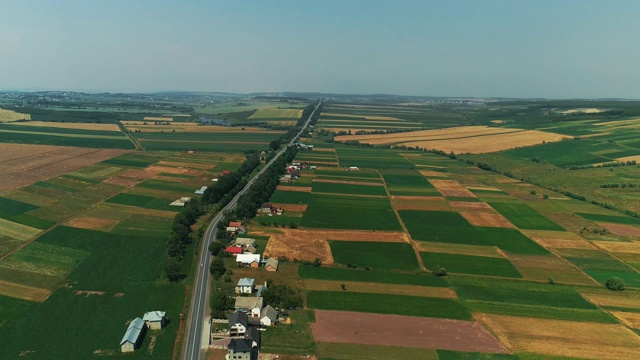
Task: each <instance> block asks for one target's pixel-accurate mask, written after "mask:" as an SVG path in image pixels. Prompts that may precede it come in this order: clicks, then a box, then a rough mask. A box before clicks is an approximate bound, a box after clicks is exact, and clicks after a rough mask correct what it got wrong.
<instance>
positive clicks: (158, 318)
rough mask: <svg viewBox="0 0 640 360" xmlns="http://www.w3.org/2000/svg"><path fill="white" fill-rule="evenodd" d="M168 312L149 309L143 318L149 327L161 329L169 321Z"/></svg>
mask: <svg viewBox="0 0 640 360" xmlns="http://www.w3.org/2000/svg"><path fill="white" fill-rule="evenodd" d="M166 314H167V313H166V312H165V311H149V312H147V313H145V314H144V316H143V317H142V320H144V322H145V323H146V324H147V327H148V328H149V329H151V330H160V329H162V328H163V327H164V325H165V324H166V322H167V318H166V317H165V315H166Z"/></svg>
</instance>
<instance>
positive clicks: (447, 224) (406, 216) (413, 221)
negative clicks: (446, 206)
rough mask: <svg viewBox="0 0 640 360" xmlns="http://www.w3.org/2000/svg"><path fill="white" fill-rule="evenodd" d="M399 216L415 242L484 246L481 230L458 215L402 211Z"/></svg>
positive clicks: (440, 212)
mask: <svg viewBox="0 0 640 360" xmlns="http://www.w3.org/2000/svg"><path fill="white" fill-rule="evenodd" d="M398 214H400V217H401V218H402V222H403V223H404V225H405V226H406V227H407V230H409V233H410V234H411V238H413V239H414V240H422V241H436V242H447V243H458V244H470V245H484V242H483V241H482V238H481V237H480V235H479V234H480V232H479V230H478V229H477V228H476V227H474V226H472V225H471V224H469V222H468V221H467V220H466V219H465V218H463V217H462V215H460V214H458V213H455V212H449V211H421V210H400V211H398Z"/></svg>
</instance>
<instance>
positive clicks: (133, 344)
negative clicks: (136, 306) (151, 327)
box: [120, 317, 147, 352]
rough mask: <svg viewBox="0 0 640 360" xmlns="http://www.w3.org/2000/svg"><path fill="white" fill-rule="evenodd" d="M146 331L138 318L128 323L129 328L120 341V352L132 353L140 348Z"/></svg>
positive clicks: (145, 325) (144, 325)
mask: <svg viewBox="0 0 640 360" xmlns="http://www.w3.org/2000/svg"><path fill="white" fill-rule="evenodd" d="M146 331H147V324H145V322H144V320H142V319H140V318H139V317H137V318H135V319H133V321H131V323H129V327H128V328H127V332H125V333H124V337H123V338H122V341H120V351H122V352H132V351H134V350H135V349H136V348H138V347H140V343H141V342H142V339H144V334H145V332H146Z"/></svg>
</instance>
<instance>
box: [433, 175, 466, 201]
mask: <svg viewBox="0 0 640 360" xmlns="http://www.w3.org/2000/svg"><path fill="white" fill-rule="evenodd" d="M429 182H430V183H431V185H433V187H435V188H436V189H437V190H438V191H439V192H440V193H441V194H442V196H458V197H473V198H474V197H476V196H475V195H474V194H473V193H472V192H471V191H469V190H467V188H465V187H464V186H462V185H460V183H458V182H457V181H455V180H435V179H432V180H430V181H429Z"/></svg>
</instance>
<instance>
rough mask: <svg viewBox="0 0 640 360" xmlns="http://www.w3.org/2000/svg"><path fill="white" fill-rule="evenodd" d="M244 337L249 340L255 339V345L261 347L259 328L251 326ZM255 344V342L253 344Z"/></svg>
mask: <svg viewBox="0 0 640 360" xmlns="http://www.w3.org/2000/svg"><path fill="white" fill-rule="evenodd" d="M244 338H245V339H247V340H253V341H255V343H256V344H255V346H256V347H260V331H259V330H258V328H255V327H250V328H249V329H247V332H246V333H245V334H244ZM251 345H252V346H253V344H251Z"/></svg>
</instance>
